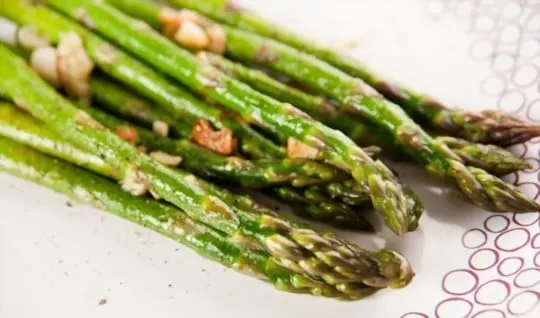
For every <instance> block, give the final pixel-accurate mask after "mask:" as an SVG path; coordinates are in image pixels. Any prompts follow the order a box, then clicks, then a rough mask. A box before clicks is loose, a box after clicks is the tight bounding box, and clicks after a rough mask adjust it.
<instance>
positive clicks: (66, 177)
mask: <svg viewBox="0 0 540 318" xmlns="http://www.w3.org/2000/svg"><path fill="white" fill-rule="evenodd" d="M88 156H91V155H88ZM95 160H96V161H97V160H100V159H99V158H95ZM0 170H1V171H5V172H8V173H11V174H13V175H16V176H19V177H22V178H25V179H27V180H31V181H33V182H36V183H39V184H41V185H44V186H47V187H49V188H51V189H53V190H55V191H57V192H60V193H64V194H66V195H68V196H69V197H70V198H72V199H73V200H75V201H79V202H82V203H85V204H89V205H92V206H94V207H97V208H100V209H105V210H107V211H109V212H111V213H112V214H115V215H117V216H120V217H122V218H124V219H126V220H129V221H131V222H134V223H137V224H140V225H142V226H145V227H148V228H150V229H152V230H154V231H156V232H158V233H160V234H163V235H165V236H167V237H169V238H171V239H173V240H175V241H177V242H179V243H181V244H183V245H186V246H187V247H189V248H191V249H193V250H195V251H197V252H198V253H199V254H201V255H203V256H206V257H208V258H210V259H212V260H214V261H216V262H219V263H221V264H223V265H225V266H227V267H229V268H233V269H235V270H237V271H239V272H242V273H244V274H248V275H252V276H254V277H256V278H258V279H262V280H264V281H266V282H268V283H270V284H272V285H274V286H275V287H276V288H277V289H279V290H283V291H288V292H295V293H308V294H312V295H317V296H324V297H333V298H339V299H343V300H355V299H360V298H363V297H365V296H368V295H369V294H371V293H373V292H375V291H376V289H374V288H372V287H367V286H366V287H364V288H359V289H358V290H357V291H356V292H357V293H356V295H349V294H345V293H342V292H340V291H339V290H337V289H336V288H335V287H334V286H330V285H328V284H325V283H324V282H321V281H316V280H313V279H311V278H309V277H306V276H304V275H302V273H297V272H294V271H292V270H290V269H287V268H284V267H282V266H280V265H278V262H279V261H277V260H275V259H274V258H273V257H271V256H269V255H268V254H266V253H264V252H260V251H256V250H250V249H247V248H245V247H242V246H240V245H238V244H237V243H235V242H234V240H233V239H232V238H231V237H229V236H226V235H224V234H223V233H221V232H219V231H216V230H214V229H212V228H210V227H208V226H206V225H204V224H202V223H199V222H197V221H194V220H192V219H191V218H189V217H188V216H187V215H186V214H185V213H184V212H183V211H181V210H179V209H177V208H174V207H172V206H170V205H167V204H163V203H159V202H158V201H155V200H152V199H148V198H142V197H134V196H131V195H129V194H128V193H126V192H124V191H122V190H121V189H120V187H119V186H118V185H115V184H114V183H112V182H111V181H108V180H106V179H104V178H102V177H100V176H97V175H95V174H93V173H90V172H88V171H86V170H83V169H80V168H76V167H74V166H72V165H69V164H67V163H65V162H63V161H60V160H57V159H53V158H51V157H48V156H45V155H43V154H40V153H39V152H36V151H35V150H31V149H29V148H26V147H23V146H22V145H20V144H17V143H14V142H12V141H9V140H7V139H5V138H1V137H0Z"/></svg>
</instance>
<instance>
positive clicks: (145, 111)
mask: <svg viewBox="0 0 540 318" xmlns="http://www.w3.org/2000/svg"><path fill="white" fill-rule="evenodd" d="M98 82H99V84H97V83H98ZM98 86H99V88H98V89H97V90H93V91H92V93H93V96H94V98H95V99H96V100H97V101H99V102H101V103H100V104H99V105H98V106H99V107H105V108H106V109H108V110H110V111H112V112H115V113H118V114H120V116H123V117H127V118H131V117H136V120H137V121H138V122H141V123H143V124H146V126H148V127H150V126H152V124H153V123H154V122H155V121H156V120H157V121H165V122H167V120H168V119H167V118H166V117H164V116H162V115H161V114H160V113H159V111H158V112H156V110H158V109H156V108H153V107H151V106H150V105H149V104H148V103H146V102H145V101H144V100H142V99H141V98H139V97H138V96H136V95H134V94H133V93H132V92H129V91H127V90H126V89H124V88H123V87H121V86H118V85H116V84H114V83H113V82H111V81H110V80H108V79H106V78H104V77H99V80H96V77H94V79H93V80H92V88H97V87H98ZM90 111H92V110H90ZM98 113H99V112H98ZM93 115H94V116H97V115H98V114H96V113H93ZM104 121H105V122H107V121H108V120H107V119H104ZM124 124H125V123H116V125H117V126H122V125H124ZM112 125H115V123H112ZM180 129H186V130H187V129H189V130H191V128H190V127H186V128H184V127H180ZM180 133H181V134H182V135H190V134H191V132H190V131H185V132H180ZM143 139H148V138H143ZM143 143H144V141H143ZM149 143H150V144H151V143H152V141H150V142H149ZM147 146H149V144H148V143H147ZM154 147H156V146H154ZM157 147H160V146H159V145H158V146H157ZM375 148H376V147H375ZM171 149H173V150H171ZM161 150H165V151H173V152H174V151H175V150H174V147H171V146H169V147H166V148H165V149H163V148H161ZM364 151H365V152H366V153H368V154H370V156H375V155H376V153H377V151H378V149H374V148H373V147H368V148H364ZM178 153H179V154H180V155H182V153H181V152H178ZM220 160H221V161H220ZM223 160H224V159H216V161H220V162H221V163H222V164H223V165H225V162H223ZM233 160H234V161H236V159H233ZM188 161H189V158H188ZM185 162H186V161H185ZM196 162H197V163H198V162H199V160H197V161H196ZM284 162H285V165H287V166H290V171H287V173H293V172H296V173H297V174H298V175H305V176H308V177H316V178H317V179H321V180H324V181H331V180H332V179H334V180H337V179H340V175H339V173H338V172H337V171H335V169H332V168H331V167H329V166H325V165H322V164H320V163H317V162H315V161H311V160H298V159H295V160H284ZM294 162H296V163H297V164H293V163H294ZM200 164H201V163H200ZM202 164H204V163H202ZM248 165H249V164H247V163H246V164H244V165H240V166H243V168H241V169H245V167H247V166H248ZM230 169H231V168H227V170H230ZM241 169H240V170H241ZM199 170H201V169H199ZM202 170H209V171H213V170H216V169H215V168H212V167H208V168H205V169H202ZM220 170H222V168H218V169H217V171H220ZM202 172H204V171H202ZM234 172H237V171H236V170H235V171H234ZM281 173H284V172H281ZM206 176H208V177H219V176H216V175H206ZM221 177H222V178H231V177H232V175H222V176H221ZM334 183H336V184H334ZM291 185H293V186H295V187H299V186H304V185H306V180H304V179H302V178H298V179H297V180H295V181H293V182H292V184H291ZM321 187H325V188H326V191H328V192H329V193H330V194H331V195H332V196H333V197H343V196H347V197H349V198H350V197H351V195H350V194H348V193H351V194H352V196H354V197H356V198H359V200H358V202H359V203H357V204H353V205H365V204H366V202H367V201H369V194H368V193H367V192H366V191H365V190H364V189H362V188H360V187H358V186H356V185H355V184H354V183H353V182H351V181H348V182H344V183H343V184H341V183H340V182H331V183H329V184H328V185H322V186H321Z"/></svg>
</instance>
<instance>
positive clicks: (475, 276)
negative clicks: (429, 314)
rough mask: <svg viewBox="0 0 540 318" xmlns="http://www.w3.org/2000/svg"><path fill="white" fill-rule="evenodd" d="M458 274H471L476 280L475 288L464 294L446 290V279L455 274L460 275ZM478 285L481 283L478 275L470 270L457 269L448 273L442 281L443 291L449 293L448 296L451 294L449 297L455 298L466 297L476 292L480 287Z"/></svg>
mask: <svg viewBox="0 0 540 318" xmlns="http://www.w3.org/2000/svg"><path fill="white" fill-rule="evenodd" d="M458 272H465V273H467V274H470V275H471V276H472V277H473V279H474V285H473V287H471V288H470V289H469V290H467V291H465V292H462V293H455V292H451V291H449V290H448V288H446V287H445V286H444V283H445V281H446V279H447V278H448V276H449V275H451V274H454V273H458ZM478 283H479V278H478V275H477V274H476V273H475V272H473V271H471V270H469V269H455V270H453V271H450V272H448V273H446V274H445V275H444V277H443V279H442V281H441V288H442V290H443V291H444V292H445V293H447V294H449V295H453V296H463V295H466V294H468V293H470V292H472V291H473V290H475V289H476V287H477V286H478Z"/></svg>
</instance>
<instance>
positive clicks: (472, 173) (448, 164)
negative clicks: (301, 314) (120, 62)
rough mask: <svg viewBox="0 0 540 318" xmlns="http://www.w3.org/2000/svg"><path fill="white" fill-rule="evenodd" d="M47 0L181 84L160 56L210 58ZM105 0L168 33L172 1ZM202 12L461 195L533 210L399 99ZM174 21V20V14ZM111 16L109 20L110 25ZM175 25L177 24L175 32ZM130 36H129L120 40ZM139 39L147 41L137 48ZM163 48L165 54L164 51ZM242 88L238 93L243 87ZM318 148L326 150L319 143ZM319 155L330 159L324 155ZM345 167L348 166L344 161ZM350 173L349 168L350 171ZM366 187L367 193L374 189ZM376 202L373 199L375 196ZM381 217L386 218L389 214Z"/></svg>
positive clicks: (101, 8) (239, 53)
mask: <svg viewBox="0 0 540 318" xmlns="http://www.w3.org/2000/svg"><path fill="white" fill-rule="evenodd" d="M45 2H47V3H50V4H51V5H52V6H53V7H55V8H57V9H59V10H61V11H63V12H65V13H67V14H70V15H72V16H74V17H75V16H76V14H75V11H76V10H75V7H82V8H84V10H86V12H87V13H88V15H89V17H90V18H91V19H92V21H93V23H94V25H93V27H94V28H95V29H96V30H97V31H98V32H101V33H103V34H104V35H106V36H109V37H110V38H111V39H113V40H115V41H116V42H117V43H118V44H119V45H121V46H123V47H125V48H126V49H127V50H130V51H131V52H132V53H134V54H139V56H140V57H141V58H143V59H144V58H146V60H147V61H148V62H149V63H153V64H154V66H155V67H157V68H160V69H161V70H162V71H163V72H166V73H168V74H169V75H171V76H173V77H176V78H178V79H179V80H180V81H182V82H183V83H184V84H186V85H188V86H189V85H191V86H192V88H193V89H199V90H200V89H201V87H200V86H198V85H196V83H193V82H190V81H189V79H188V78H184V76H183V74H180V72H176V71H175V69H174V68H170V67H169V68H166V67H165V65H164V63H161V61H163V60H165V59H169V60H170V61H171V64H182V65H184V64H189V63H191V64H192V65H193V64H195V66H197V65H199V66H200V65H202V66H201V67H204V65H206V66H207V67H211V66H209V65H211V64H210V63H205V61H201V60H199V61H195V60H192V59H191V56H188V53H187V52H185V51H181V50H174V48H173V45H172V43H170V42H167V41H165V40H163V39H162V38H159V37H158V35H156V34H155V33H153V32H151V33H147V32H140V31H136V30H134V29H133V28H132V27H131V28H130V27H129V25H132V24H133V23H129V21H130V18H129V17H127V16H125V15H122V13H121V12H119V11H115V10H114V9H112V8H111V7H109V6H107V5H104V4H97V3H95V2H92V1H76V3H75V4H74V3H72V2H70V4H67V3H64V2H62V1H54V0H48V1H45ZM108 2H109V3H111V4H112V5H114V6H116V7H118V8H119V9H121V10H124V11H126V12H128V13H129V14H131V15H132V16H136V17H137V18H140V19H145V21H146V22H147V23H149V24H150V25H154V26H156V25H160V27H161V28H162V29H163V31H164V32H165V33H166V34H167V32H168V28H169V27H170V25H171V23H169V22H168V21H170V20H171V19H169V17H170V16H171V11H170V10H171V9H169V8H167V7H164V6H160V5H159V4H156V3H153V2H147V1H144V0H109V1H108ZM105 17H107V19H105ZM113 19H114V23H110V22H107V23H101V21H102V20H107V21H111V20H113ZM201 19H202V22H200V25H202V26H204V27H206V28H209V27H210V26H209V25H211V26H218V27H220V28H221V29H222V30H223V32H224V34H225V35H226V41H225V43H224V44H225V47H224V49H225V51H226V53H227V54H228V55H230V56H232V57H234V58H236V59H239V60H242V61H248V62H254V63H259V64H263V65H264V66H267V67H269V68H271V69H273V70H275V71H278V72H281V73H284V74H285V75H287V76H290V77H291V78H293V79H295V80H297V81H298V82H300V83H302V84H305V85H307V86H309V87H312V88H314V89H317V90H319V91H321V92H322V93H324V94H327V95H328V96H329V97H330V98H333V99H335V100H336V101H337V103H338V105H339V107H340V108H341V109H342V111H343V112H346V113H348V115H349V116H355V117H356V118H357V119H359V120H360V119H361V120H363V121H365V123H366V124H367V125H369V127H370V128H371V130H372V131H375V132H376V133H377V134H378V135H380V136H381V137H384V138H385V139H387V141H388V143H389V144H391V145H392V146H393V147H396V148H397V149H399V150H400V151H404V152H405V153H407V154H408V155H409V156H411V157H412V158H413V159H415V160H416V161H418V162H419V163H420V164H422V165H423V166H424V167H425V168H426V170H428V171H429V172H430V173H432V174H433V175H436V176H439V177H443V178H444V179H446V180H448V181H449V182H450V183H452V184H454V185H455V187H456V188H457V189H459V190H460V191H461V193H462V194H463V196H464V197H465V198H467V199H468V200H469V201H471V202H472V203H474V204H475V205H477V206H479V207H482V208H484V209H487V210H490V211H514V210H518V211H534V210H538V207H539V205H538V203H536V202H534V201H533V200H531V199H529V198H527V197H526V196H524V195H523V194H522V193H521V192H520V191H519V190H517V189H516V188H515V187H512V186H510V185H508V184H506V183H505V182H503V181H502V180H500V179H498V178H497V177H495V176H493V175H491V174H489V173H488V172H486V171H485V170H482V169H480V168H477V167H471V166H466V165H465V162H464V161H463V160H462V159H461V158H460V157H459V156H458V155H457V154H456V153H455V152H453V151H452V150H451V149H450V148H449V147H448V146H447V145H446V144H445V143H443V142H441V141H437V140H435V139H433V138H432V137H431V136H430V135H429V134H427V133H426V132H425V131H424V130H423V129H422V128H421V127H420V126H419V125H418V124H417V123H415V122H414V121H413V120H412V119H411V118H410V117H408V116H407V114H406V113H405V112H404V111H403V110H402V109H401V108H400V107H398V106H397V105H395V104H393V103H392V102H390V101H388V100H386V99H385V98H384V97H383V96H381V95H380V94H379V93H378V92H377V91H375V90H374V89H373V88H372V87H370V86H368V85H367V84H366V83H365V82H363V81H362V80H361V79H358V78H354V77H352V76H349V75H348V74H346V73H344V72H343V71H341V70H339V69H337V68H334V67H333V66H331V65H330V64H328V63H326V62H324V61H322V60H319V59H318V58H316V57H314V56H311V55H309V54H306V53H305V52H302V51H299V50H297V49H294V48H292V47H289V46H287V45H285V44H283V43H280V42H277V41H275V40H272V39H269V38H264V37H262V36H259V35H257V34H254V33H249V32H246V31H243V30H240V29H237V28H234V27H229V26H226V25H219V24H216V23H215V22H212V21H208V20H206V19H204V18H201ZM172 21H175V20H174V19H172ZM109 24H115V27H112V25H109ZM113 29H114V31H113ZM118 29H121V30H123V31H125V33H123V34H122V35H121V34H119V32H117V30H118ZM181 31H182V30H181V28H180V29H179V30H178V32H181ZM128 38H129V39H130V41H126V40H125V39H128ZM175 42H176V43H177V44H179V45H183V46H186V45H185V44H184V41H179V40H177V41H175ZM135 44H137V45H135ZM143 47H144V48H146V49H142V48H143ZM150 47H153V48H155V49H156V50H158V51H159V52H163V56H161V55H160V53H158V54H157V55H158V56H154V57H148V55H146V54H144V51H146V50H147V49H150ZM165 55H167V56H166V57H165ZM214 70H215V69H214ZM212 73H214V77H219V79H220V81H219V82H220V85H221V84H223V86H222V87H220V90H218V91H217V93H218V94H212V91H213V90H212V89H211V90H210V91H209V90H208V89H203V91H204V92H205V93H207V94H208V95H209V96H212V97H214V98H216V100H219V99H220V96H219V95H220V94H219V93H220V92H234V90H232V89H231V90H228V89H227V88H228V83H230V82H233V83H235V82H234V81H231V80H230V77H228V76H226V75H223V74H221V75H219V76H217V75H216V74H217V73H219V72H217V71H213V72H212ZM194 84H195V85H194ZM233 86H234V85H233ZM214 89H215V88H214ZM245 91H246V90H244V95H246V94H247V93H246V92H245ZM249 96H250V97H251V98H250V100H249V101H257V103H255V104H251V107H250V109H251V108H253V107H258V110H259V111H260V113H261V114H262V113H263V112H264V111H266V112H267V113H268V115H270V114H271V113H275V112H277V111H278V108H280V106H281V109H282V110H283V109H284V108H283V107H284V106H283V105H284V104H280V103H279V102H276V100H270V99H268V98H266V99H265V98H261V96H260V95H258V93H257V92H255V91H249ZM220 101H221V102H222V104H223V105H224V106H227V107H230V108H231V109H233V110H237V111H240V112H241V111H242V110H245V106H246V105H239V104H238V103H234V102H233V103H231V101H230V100H225V99H223V100H220ZM261 105H264V106H261ZM286 105H289V104H286ZM285 108H287V107H285ZM245 115H246V118H248V117H249V116H250V115H249V114H245ZM274 117H276V116H274ZM310 119H311V118H310ZM258 121H259V123H260V124H264V125H269V124H275V122H273V121H271V120H270V121H269V120H268V117H264V116H263V117H262V118H259V119H258ZM312 127H313V126H312ZM314 134H316V135H317V136H318V135H321V134H323V135H324V133H323V132H322V131H320V130H316V133H315V132H314ZM298 137H299V136H298ZM327 140H330V139H327ZM332 143H333V144H337V140H334V141H333V142H332ZM347 144H348V143H347ZM310 145H311V146H313V147H316V146H317V144H310ZM348 149H350V146H348ZM321 152H322V153H324V152H323V151H321ZM323 158H324V156H323ZM325 159H327V160H328V158H325ZM328 161H329V162H333V163H334V164H338V162H335V161H332V160H331V159H330V160H328ZM345 168H350V167H347V166H346V167H345ZM353 175H355V173H354V171H353ZM356 176H357V177H358V176H359V175H358V174H356ZM371 190H372V193H373V189H371ZM372 201H374V200H372ZM392 201H394V200H392ZM374 205H375V206H376V207H377V205H376V204H374ZM403 220H404V219H403ZM386 221H387V222H388V223H390V221H389V219H388V218H387V219H386ZM394 227H395V226H394Z"/></svg>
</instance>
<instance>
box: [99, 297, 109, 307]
mask: <svg viewBox="0 0 540 318" xmlns="http://www.w3.org/2000/svg"><path fill="white" fill-rule="evenodd" d="M106 303H107V299H105V298H101V299H100V300H99V302H98V305H99V306H103V305H105V304H106Z"/></svg>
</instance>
